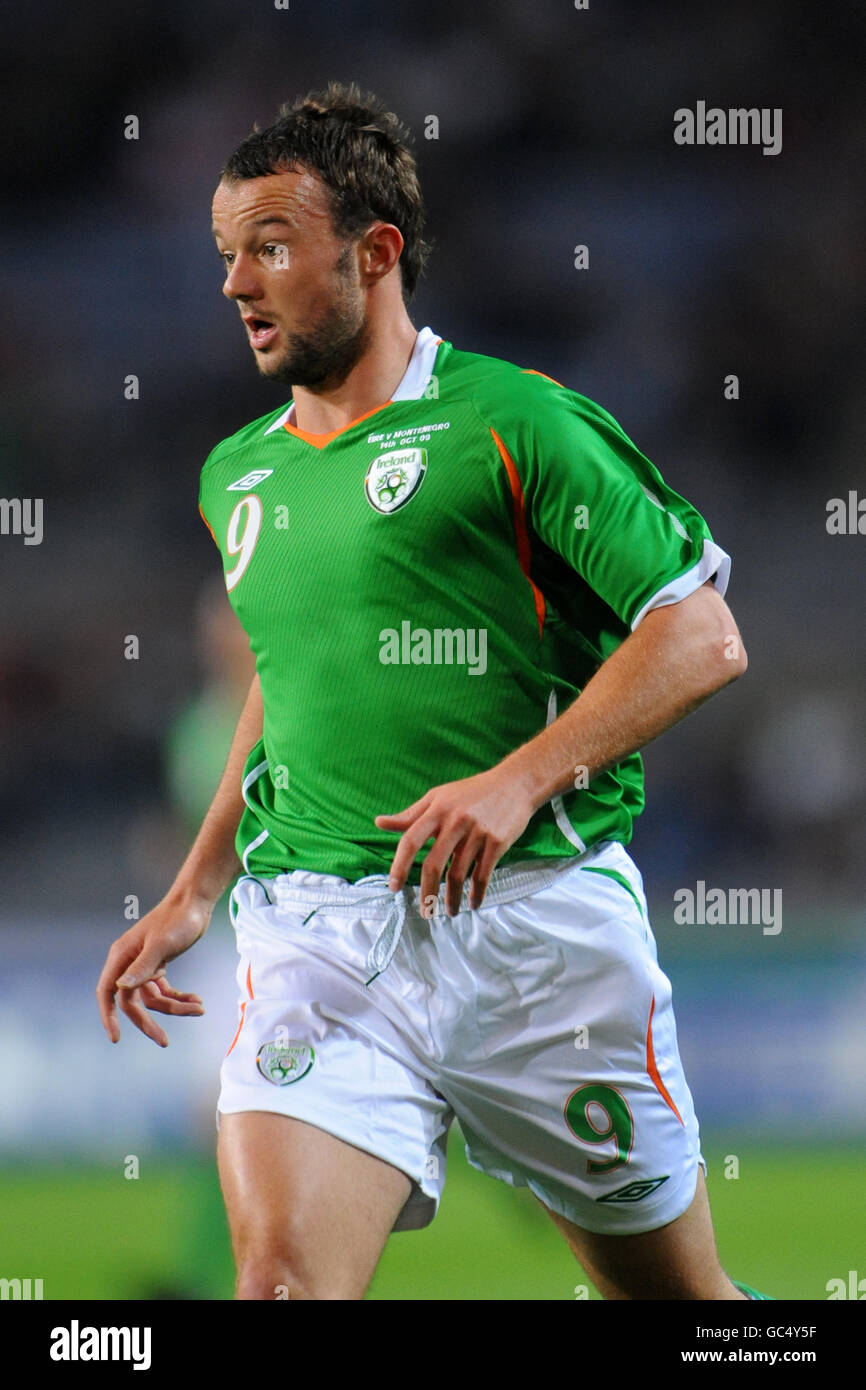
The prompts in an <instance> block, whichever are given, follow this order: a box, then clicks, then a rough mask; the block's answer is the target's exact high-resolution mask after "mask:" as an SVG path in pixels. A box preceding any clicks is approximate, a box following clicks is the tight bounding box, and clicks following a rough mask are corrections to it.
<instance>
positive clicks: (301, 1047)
mask: <svg viewBox="0 0 866 1390" xmlns="http://www.w3.org/2000/svg"><path fill="white" fill-rule="evenodd" d="M315 1060H316V1054H315V1052H314V1050H313V1048H311V1047H310V1046H309V1044H308V1043H303V1042H295V1040H294V1039H293V1038H289V1039H288V1040H287V1041H286V1042H266V1043H262V1045H261V1047H260V1048H259V1050H258V1054H257V1056H256V1066H257V1067H258V1069H259V1071H260V1072H261V1074H262V1076H263V1077H264V1078H265V1080H266V1081H270V1082H271V1083H272V1084H273V1085H274V1086H288V1085H290V1084H291V1082H293V1081H300V1079H301V1077H302V1076H306V1074H307V1072H308V1071H309V1070H310V1067H311V1066H312V1065H313V1063H314V1062H315Z"/></svg>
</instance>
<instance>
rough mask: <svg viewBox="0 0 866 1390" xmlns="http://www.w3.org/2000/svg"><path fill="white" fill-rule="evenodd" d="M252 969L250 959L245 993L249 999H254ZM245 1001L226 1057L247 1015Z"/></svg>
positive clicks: (232, 1050)
mask: <svg viewBox="0 0 866 1390" xmlns="http://www.w3.org/2000/svg"><path fill="white" fill-rule="evenodd" d="M252 971H253V963H252V961H250V963H249V965H248V966H247V994H248V995H249V996H250V999H255V997H256V996H255V995H254V994H253V979H252ZM247 1003H248V1001H247V1000H246V999H245V1000H244V1002H243V1003H242V1004H241V1016H240V1021H239V1023H238V1028H237V1032H236V1033H235V1035H234V1037H233V1038H232V1043H231V1047H230V1048H229V1050H228V1052H227V1053H226V1057H228V1055H229V1053H231V1052H234V1047H235V1043H236V1042H237V1040H238V1038H239V1037H240V1035H241V1029H242V1028H243V1026H244V1020H245V1018H246V1016H247Z"/></svg>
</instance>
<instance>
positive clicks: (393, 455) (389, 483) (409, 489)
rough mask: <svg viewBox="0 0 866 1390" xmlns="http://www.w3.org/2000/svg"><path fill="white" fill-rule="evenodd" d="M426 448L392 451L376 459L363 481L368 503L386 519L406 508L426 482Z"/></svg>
mask: <svg viewBox="0 0 866 1390" xmlns="http://www.w3.org/2000/svg"><path fill="white" fill-rule="evenodd" d="M426 472H427V450H426V449H391V450H390V451H389V452H388V453H387V454H380V455H379V457H378V458H375V459H373V462H372V463H371V464H370V467H369V468H368V469H367V476H366V478H365V479H364V492H365V493H366V494H367V501H368V502H369V503H370V506H371V507H374V508H375V510H376V511H377V512H382V514H383V515H384V516H387V515H388V514H389V513H390V512H396V511H398V510H399V508H400V507H405V505H406V503H407V502H409V501H411V499H412V498H413V497H414V496H415V493H416V492H417V491H418V489H419V487H420V486H421V484H422V483H423V481H424V474H425V473H426Z"/></svg>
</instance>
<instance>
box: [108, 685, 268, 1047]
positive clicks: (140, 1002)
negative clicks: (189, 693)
mask: <svg viewBox="0 0 866 1390" xmlns="http://www.w3.org/2000/svg"><path fill="white" fill-rule="evenodd" d="M263 718H264V715H263V707H262V693H261V687H260V685H259V678H258V675H256V676H254V677H253V680H252V683H251V685H250V692H249V695H248V696H247V699H246V703H245V705H244V707H243V710H242V711H241V714H240V718H239V719H238V723H237V727H236V729H235V735H234V738H233V739H232V746H231V750H230V752H229V756H228V761H227V763H226V766H225V771H224V772H223V775H222V777H221V779H220V783H219V786H218V787H217V790H216V794H215V796H214V799H213V801H212V803H211V805H210V809H209V810H208V812H207V815H206V816H205V818H204V820H203V822H202V826H201V829H200V830H199V832H198V835H197V836H196V838H195V841H194V843H193V846H192V849H191V850H190V852H189V854H188V855H187V857H186V859H185V860H184V862H183V864H182V866H181V868H180V870H179V872H178V874H177V877H176V878H175V880H174V883H173V884H172V886H171V888H170V889H169V891H168V893H167V894H166V895H165V897H164V898H163V899H162V901H161V902H159V903H157V905H156V907H154V908H153V909H152V911H150V912H148V913H147V914H146V916H144V917H142V919H141V921H140V922H136V924H135V926H133V927H131V928H130V930H129V931H127V932H124V934H123V936H120V937H118V939H117V940H116V941H115V943H114V945H113V946H112V947H111V950H110V951H109V953H108V956H107V958H106V962H105V966H104V969H103V971H102V974H101V975H100V977H99V984H98V985H97V987H96V997H97V999H98V1001H99V1012H100V1014H101V1016H102V1023H103V1027H104V1028H105V1031H106V1032H107V1034H108V1036H109V1038H110V1039H111V1041H112V1042H118V1041H119V1040H120V1024H119V1022H118V1018H117V1005H118V1004H119V1006H120V1008H121V1009H122V1011H123V1012H124V1013H125V1014H126V1016H127V1017H128V1018H129V1019H130V1020H131V1021H132V1022H133V1023H134V1024H135V1026H136V1027H137V1028H139V1029H140V1030H141V1032H142V1033H144V1034H145V1035H146V1036H147V1037H149V1038H151V1039H152V1040H153V1041H154V1042H156V1043H158V1044H159V1045H160V1046H161V1047H167V1046H168V1038H167V1036H166V1034H165V1032H164V1030H163V1029H162V1028H160V1027H159V1025H158V1024H157V1022H156V1020H155V1019H153V1018H151V1017H150V1012H149V1011H155V1012H157V1013H165V1014H179V1015H189V1014H200V1013H203V1012H204V1010H203V1009H202V1006H201V1000H200V999H199V997H198V995H196V994H182V993H180V992H179V991H177V990H174V989H172V988H171V986H170V985H169V983H168V981H167V980H166V978H165V967H166V964H167V963H168V961H170V960H174V959H175V957H176V956H179V955H182V953H183V952H184V951H187V950H189V948H190V946H192V945H194V944H195V942H196V941H198V939H199V937H201V936H203V935H204V933H205V931H206V930H207V927H208V924H209V922H210V919H211V914H212V913H213V909H214V907H215V905H216V903H217V902H218V901H219V898H220V896H221V895H222V893H223V892H224V891H225V889H226V888H227V887H228V885H229V883H230V882H231V880H232V878H233V877H234V875H235V874H236V872H237V869H238V858H237V854H236V852H235V836H236V834H237V829H238V825H239V824H240V819H241V816H242V814H243V809H244V802H243V796H242V794H241V780H242V777H243V770H244V765H245V763H246V760H247V757H248V756H249V752H250V749H251V748H252V747H253V746H254V744H256V743H257V742H258V740H259V739H260V738H261V736H262V727H263ZM115 996H116V997H117V999H116V1002H115Z"/></svg>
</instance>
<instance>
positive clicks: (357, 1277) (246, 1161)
mask: <svg viewBox="0 0 866 1390" xmlns="http://www.w3.org/2000/svg"><path fill="white" fill-rule="evenodd" d="M218 1160H219V1172H220V1182H221V1184H222V1190H223V1196H224V1199H225V1204H226V1211H227V1214H228V1220H229V1227H230V1229H231V1236H232V1245H233V1248H234V1254H235V1261H236V1264H237V1269H238V1289H237V1296H238V1298H241V1299H266V1298H269V1299H278V1298H293V1299H294V1298H301V1299H320V1298H324V1299H360V1298H363V1296H364V1292H365V1290H366V1289H367V1287H368V1285H369V1283H370V1280H371V1279H372V1277H373V1274H374V1272H375V1269H376V1265H377V1264H378V1261H379V1257H380V1256H381V1253H382V1250H383V1249H384V1246H385V1242H386V1240H387V1238H388V1236H389V1234H390V1233H391V1230H392V1228H393V1226H394V1222H395V1221H396V1219H397V1216H398V1215H399V1213H400V1211H401V1210H402V1208H403V1207H404V1205H405V1203H406V1200H407V1198H408V1196H409V1193H410V1190H411V1187H412V1184H411V1182H410V1180H409V1178H408V1177H407V1176H406V1174H405V1173H402V1172H400V1170H399V1169H397V1168H394V1167H392V1166H391V1165H390V1164H389V1163H386V1162H384V1161H383V1160H382V1159H379V1158H376V1157H374V1156H373V1155H372V1154H369V1153H366V1152H364V1151H363V1150H361V1149H357V1148H355V1147H354V1146H353V1145H352V1144H347V1143H344V1142H343V1141H342V1140H340V1139H336V1138H335V1137H334V1136H333V1135H331V1134H327V1133H326V1132H325V1131H324V1130H321V1129H318V1128H317V1127H316V1126H315V1125H309V1124H307V1123H305V1121H303V1120H296V1119H292V1118H290V1117H289V1116H287V1115H279V1114H274V1113H270V1112H265V1111H245V1112H242V1113H238V1114H230V1115H223V1116H222V1117H221V1122H220V1132H219V1141H218Z"/></svg>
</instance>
